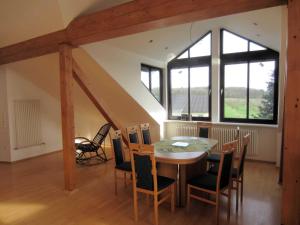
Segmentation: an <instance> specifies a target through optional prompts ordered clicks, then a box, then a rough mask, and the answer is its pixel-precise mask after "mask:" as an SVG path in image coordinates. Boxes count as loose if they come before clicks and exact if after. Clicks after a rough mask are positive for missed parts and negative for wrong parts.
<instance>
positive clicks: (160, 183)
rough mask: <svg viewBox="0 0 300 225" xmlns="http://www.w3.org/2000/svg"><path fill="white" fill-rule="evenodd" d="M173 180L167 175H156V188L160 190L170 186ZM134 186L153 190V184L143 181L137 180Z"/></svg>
mask: <svg viewBox="0 0 300 225" xmlns="http://www.w3.org/2000/svg"><path fill="white" fill-rule="evenodd" d="M174 182H175V180H174V179H171V178H169V177H163V176H157V190H158V191H160V190H162V189H164V188H166V187H168V186H170V185H171V184H173V183H174ZM136 186H137V187H138V188H143V189H147V190H149V191H154V187H153V184H144V183H139V182H137V185H136Z"/></svg>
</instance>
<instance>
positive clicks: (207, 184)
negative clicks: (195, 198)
mask: <svg viewBox="0 0 300 225" xmlns="http://www.w3.org/2000/svg"><path fill="white" fill-rule="evenodd" d="M188 183H189V184H190V185H193V186H196V187H199V188H203V189H208V190H211V191H216V189H217V176H216V175H214V174H209V173H204V174H202V175H200V176H197V177H194V178H192V179H190V180H189V181H188Z"/></svg>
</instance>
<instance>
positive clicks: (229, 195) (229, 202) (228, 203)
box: [227, 185, 231, 223]
mask: <svg viewBox="0 0 300 225" xmlns="http://www.w3.org/2000/svg"><path fill="white" fill-rule="evenodd" d="M230 209H231V185H230V186H229V188H228V202H227V222H228V223H229V222H230Z"/></svg>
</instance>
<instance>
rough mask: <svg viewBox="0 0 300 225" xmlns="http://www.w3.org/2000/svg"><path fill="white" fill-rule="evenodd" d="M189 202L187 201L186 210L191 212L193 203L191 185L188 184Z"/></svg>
mask: <svg viewBox="0 0 300 225" xmlns="http://www.w3.org/2000/svg"><path fill="white" fill-rule="evenodd" d="M187 187H188V188H187V203H186V210H187V211H188V212H189V211H190V205H191V197H190V195H191V187H190V185H188V186H187Z"/></svg>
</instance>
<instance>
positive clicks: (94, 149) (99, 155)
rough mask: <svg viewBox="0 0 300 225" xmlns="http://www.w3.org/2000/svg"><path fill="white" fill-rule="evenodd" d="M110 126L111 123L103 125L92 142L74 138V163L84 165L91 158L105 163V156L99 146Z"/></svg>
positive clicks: (83, 138) (82, 138)
mask: <svg viewBox="0 0 300 225" xmlns="http://www.w3.org/2000/svg"><path fill="white" fill-rule="evenodd" d="M111 126H112V125H111V123H107V124H104V125H103V126H102V127H101V128H100V130H99V131H98V133H97V134H96V136H95V137H94V139H93V140H89V139H87V138H85V137H75V149H76V163H79V164H84V163H85V162H86V161H88V160H90V159H92V158H96V159H98V160H100V161H103V162H106V161H107V157H106V154H105V152H104V149H103V148H102V146H101V145H102V143H103V142H104V140H105V138H106V136H107V134H108V132H109V129H110V128H111ZM93 153H94V155H93Z"/></svg>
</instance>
